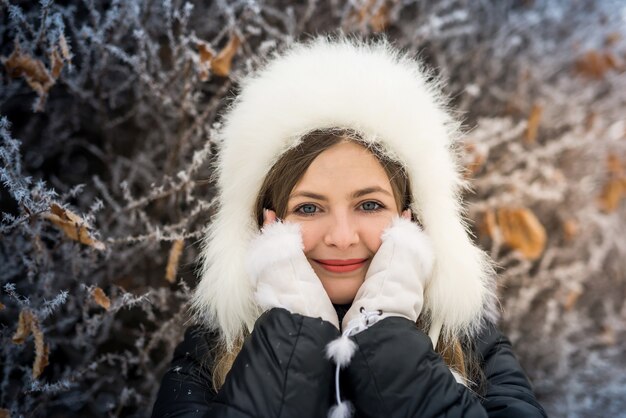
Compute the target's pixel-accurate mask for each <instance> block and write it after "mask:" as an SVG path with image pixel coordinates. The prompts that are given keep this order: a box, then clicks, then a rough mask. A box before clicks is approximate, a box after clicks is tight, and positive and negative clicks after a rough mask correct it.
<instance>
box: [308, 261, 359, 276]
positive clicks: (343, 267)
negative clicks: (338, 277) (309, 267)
mask: <svg viewBox="0 0 626 418" xmlns="http://www.w3.org/2000/svg"><path fill="white" fill-rule="evenodd" d="M313 261H315V262H316V263H318V264H319V265H320V266H322V268H324V269H325V270H328V271H330V272H333V273H347V272H350V271H355V270H358V269H360V268H361V267H363V266H364V265H365V263H366V262H367V258H353V259H350V260H313Z"/></svg>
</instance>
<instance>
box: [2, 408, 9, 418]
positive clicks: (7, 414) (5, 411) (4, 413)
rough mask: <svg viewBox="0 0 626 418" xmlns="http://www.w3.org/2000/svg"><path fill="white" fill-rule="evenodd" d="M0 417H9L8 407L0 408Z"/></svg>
mask: <svg viewBox="0 0 626 418" xmlns="http://www.w3.org/2000/svg"><path fill="white" fill-rule="evenodd" d="M0 418H11V412H10V411H9V410H8V409H0Z"/></svg>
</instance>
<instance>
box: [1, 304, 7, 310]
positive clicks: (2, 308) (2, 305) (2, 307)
mask: <svg viewBox="0 0 626 418" xmlns="http://www.w3.org/2000/svg"><path fill="white" fill-rule="evenodd" d="M5 308H6V306H4V303H2V302H0V311H3V310H4V309H5Z"/></svg>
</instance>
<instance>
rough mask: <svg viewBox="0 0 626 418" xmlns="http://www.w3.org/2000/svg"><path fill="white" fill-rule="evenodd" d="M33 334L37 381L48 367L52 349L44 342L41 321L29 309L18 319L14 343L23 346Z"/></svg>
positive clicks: (34, 370) (35, 376)
mask: <svg viewBox="0 0 626 418" xmlns="http://www.w3.org/2000/svg"><path fill="white" fill-rule="evenodd" d="M31 333H32V334H33V337H34V338H35V361H34V362H33V378H34V379H37V378H38V377H39V376H40V375H41V373H43V369H44V368H45V367H46V366H47V365H48V355H49V353H50V349H49V347H48V345H47V344H46V343H45V342H44V337H43V332H42V331H41V328H40V327H39V321H38V320H37V317H36V316H35V315H33V313H32V312H31V311H30V310H28V309H23V310H22V311H21V312H20V316H19V319H18V324H17V330H16V331H15V334H14V335H13V342H14V343H15V344H23V343H24V341H26V338H27V337H28V336H29V335H30V334H31Z"/></svg>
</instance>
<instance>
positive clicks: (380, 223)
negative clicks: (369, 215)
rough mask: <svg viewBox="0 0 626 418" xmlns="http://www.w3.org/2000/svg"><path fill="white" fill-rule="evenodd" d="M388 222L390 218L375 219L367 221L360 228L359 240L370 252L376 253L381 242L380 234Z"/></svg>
mask: <svg viewBox="0 0 626 418" xmlns="http://www.w3.org/2000/svg"><path fill="white" fill-rule="evenodd" d="M390 223H391V219H386V218H383V219H376V221H375V222H369V223H368V224H367V225H366V226H365V227H363V228H362V232H361V240H362V241H363V243H364V244H365V246H366V247H367V249H368V250H370V251H371V252H372V254H374V253H376V251H378V249H379V248H380V246H381V244H382V243H383V241H382V239H381V235H382V234H383V231H384V230H385V228H386V227H387V226H388V225H389V224H390Z"/></svg>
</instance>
